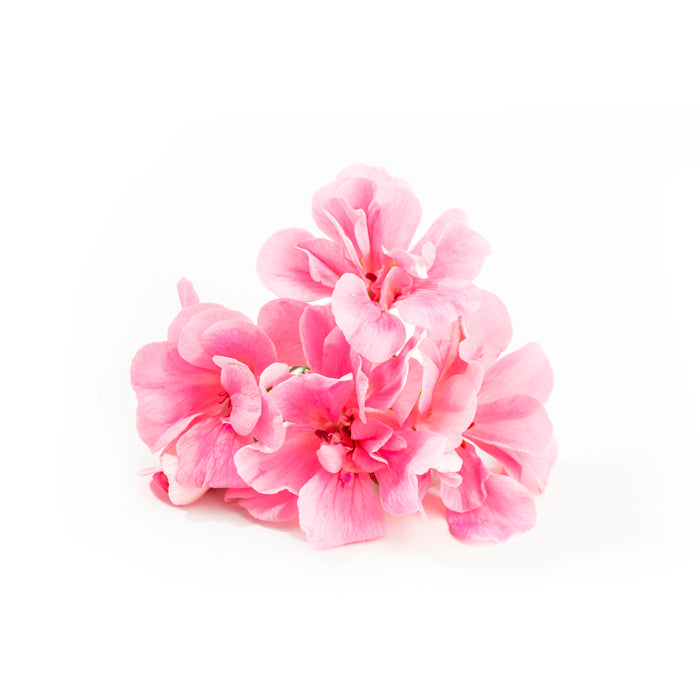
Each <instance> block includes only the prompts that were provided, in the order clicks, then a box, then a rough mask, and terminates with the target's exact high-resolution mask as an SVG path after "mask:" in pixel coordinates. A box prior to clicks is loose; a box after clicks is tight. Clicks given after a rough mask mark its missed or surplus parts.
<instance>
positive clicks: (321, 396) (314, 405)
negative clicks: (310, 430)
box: [274, 374, 353, 428]
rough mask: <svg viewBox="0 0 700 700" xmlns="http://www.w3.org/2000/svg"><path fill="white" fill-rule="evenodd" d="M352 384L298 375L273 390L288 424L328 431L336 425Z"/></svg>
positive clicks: (314, 376) (311, 375) (313, 375)
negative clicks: (326, 429) (330, 426)
mask: <svg viewBox="0 0 700 700" xmlns="http://www.w3.org/2000/svg"><path fill="white" fill-rule="evenodd" d="M352 390H353V384H352V382H351V381H348V380H340V379H331V378H329V377H324V376H322V375H320V374H297V375H295V376H293V377H290V378H289V379H288V380H287V381H286V382H282V384H280V385H279V386H277V387H275V389H274V399H275V403H276V404H277V406H279V408H280V410H281V411H282V415H283V416H284V420H285V421H289V422H291V423H299V424H301V425H309V426H314V427H317V428H326V427H328V426H329V425H336V424H337V422H338V418H339V417H340V414H341V412H342V410H343V408H344V406H345V403H346V401H347V400H348V398H349V397H350V394H351V393H352Z"/></svg>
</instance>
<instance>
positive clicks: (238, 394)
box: [215, 356, 262, 435]
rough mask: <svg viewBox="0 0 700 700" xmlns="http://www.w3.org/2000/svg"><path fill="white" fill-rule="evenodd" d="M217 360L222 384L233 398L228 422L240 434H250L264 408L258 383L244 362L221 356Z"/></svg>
mask: <svg viewBox="0 0 700 700" xmlns="http://www.w3.org/2000/svg"><path fill="white" fill-rule="evenodd" d="M215 360H216V362H217V364H218V365H219V366H220V367H221V386H222V387H223V388H224V389H225V390H226V391H227V392H228V395H229V397H230V399H231V415H230V416H229V417H228V422H229V423H230V424H231V427H232V428H233V429H234V430H235V431H236V432H237V433H238V434H239V435H249V434H250V433H251V431H252V430H253V428H254V427H255V425H256V424H257V422H258V420H260V412H261V409H262V397H261V396H260V388H259V386H258V383H257V382H256V381H255V377H254V376H253V373H252V372H251V371H250V369H248V367H247V365H244V364H243V363H242V362H238V360H232V359H230V358H228V357H219V356H216V357H215Z"/></svg>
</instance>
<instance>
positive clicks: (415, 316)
mask: <svg viewBox="0 0 700 700" xmlns="http://www.w3.org/2000/svg"><path fill="white" fill-rule="evenodd" d="M419 285H420V286H418V287H417V288H416V289H414V290H413V291H411V293H410V294H409V295H407V296H403V297H401V298H399V299H398V300H397V301H395V302H394V306H395V307H396V309H398V311H399V314H400V316H401V318H402V319H403V320H404V321H406V323H411V324H413V325H414V326H420V327H421V328H434V327H436V326H444V325H446V324H448V323H452V322H453V321H455V320H456V319H457V318H458V317H459V316H463V315H465V314H467V313H469V312H470V311H472V310H473V309H475V308H477V307H478V305H479V303H480V301H481V290H480V289H479V288H478V287H477V286H476V285H473V284H470V283H469V282H464V281H462V280H452V279H444V280H440V281H439V282H432V281H430V280H429V281H428V282H420V283H419ZM338 325H340V324H338Z"/></svg>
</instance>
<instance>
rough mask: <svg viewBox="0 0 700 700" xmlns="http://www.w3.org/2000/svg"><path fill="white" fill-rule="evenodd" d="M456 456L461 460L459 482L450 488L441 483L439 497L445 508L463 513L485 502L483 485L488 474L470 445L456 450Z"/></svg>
mask: <svg viewBox="0 0 700 700" xmlns="http://www.w3.org/2000/svg"><path fill="white" fill-rule="evenodd" d="M457 454H458V455H459V457H460V459H461V460H462V467H461V469H460V470H459V476H460V477H461V482H460V484H459V485H457V486H451V485H449V483H447V482H445V481H442V483H441V484H440V496H441V498H442V502H443V503H444V504H445V506H446V507H447V508H449V509H450V510H453V511H456V512H457V513H464V512H465V511H467V510H473V509H474V508H478V507H479V506H480V505H481V504H482V503H483V502H484V501H485V500H486V487H485V486H484V484H485V482H486V479H488V477H489V474H490V472H489V470H488V469H487V468H486V467H485V466H484V463H483V462H482V461H481V459H480V457H479V456H478V455H477V454H476V450H475V449H474V448H473V447H472V446H471V445H469V444H466V445H465V447H463V448H460V449H458V450H457Z"/></svg>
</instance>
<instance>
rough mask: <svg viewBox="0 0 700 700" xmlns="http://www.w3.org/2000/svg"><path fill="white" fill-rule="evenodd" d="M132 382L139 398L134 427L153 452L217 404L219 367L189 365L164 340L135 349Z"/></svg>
mask: <svg viewBox="0 0 700 700" xmlns="http://www.w3.org/2000/svg"><path fill="white" fill-rule="evenodd" d="M217 369H218V368H217ZM131 385H132V386H133V388H134V391H135V392H136V398H137V400H138V408H137V413H136V427H137V430H138V433H139V436H140V437H141V439H142V440H143V441H144V442H145V443H146V445H148V447H149V448H150V449H151V450H152V451H153V452H157V451H158V450H161V449H163V448H164V447H165V446H166V445H168V444H169V443H170V442H172V441H173V440H174V439H175V438H176V437H177V436H178V435H179V434H180V433H181V432H182V431H183V430H184V429H185V428H186V427H187V425H188V424H189V423H190V422H191V421H192V420H193V419H194V418H195V417H196V416H197V415H199V414H201V413H203V412H205V411H206V410H208V409H209V408H210V407H212V406H214V405H216V403H217V402H218V401H219V392H220V391H221V388H220V384H219V373H218V371H216V372H210V371H208V370H204V369H200V368H198V367H193V366H192V365H189V364H188V363H186V362H184V361H183V360H182V359H181V358H180V357H179V356H177V354H176V353H173V352H171V351H170V350H169V349H168V343H167V342H160V343H150V344H149V345H146V346H144V347H142V348H141V349H140V350H139V351H138V352H137V353H136V355H135V357H134V359H133V361H132V363H131Z"/></svg>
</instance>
